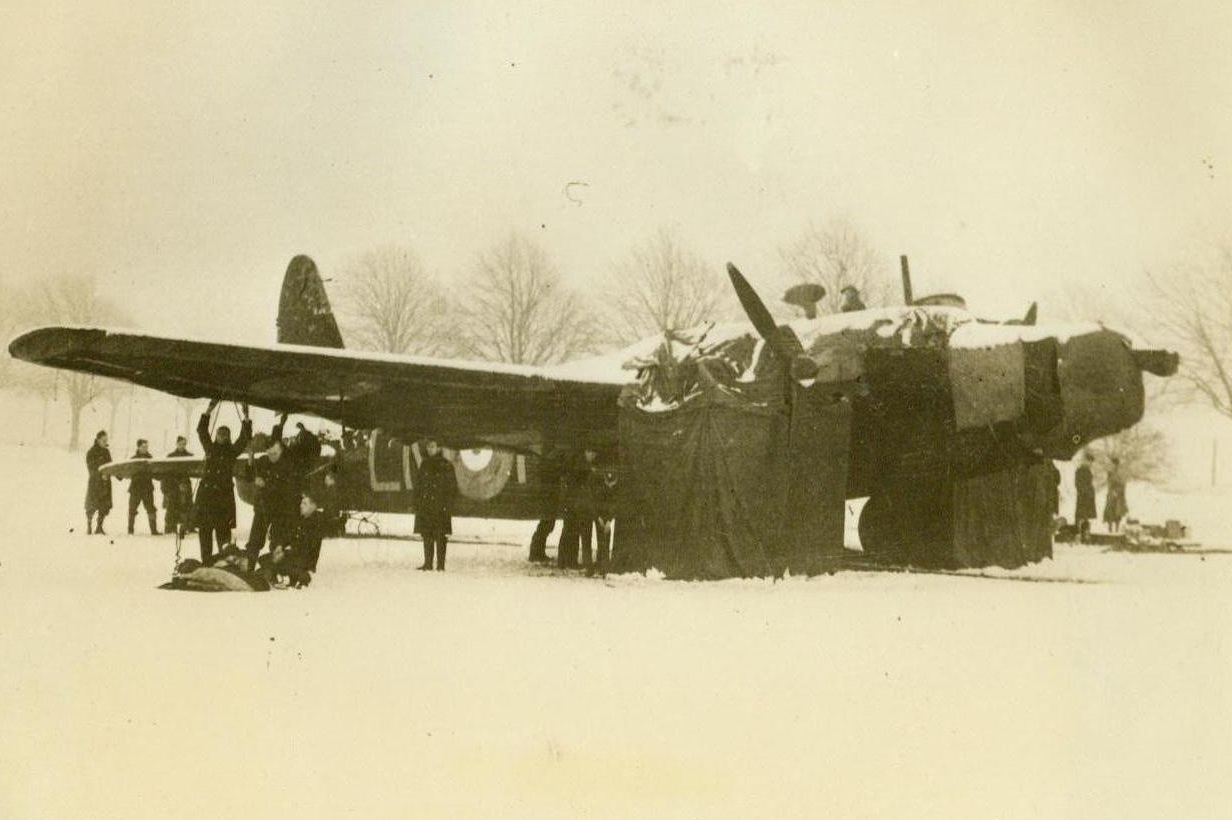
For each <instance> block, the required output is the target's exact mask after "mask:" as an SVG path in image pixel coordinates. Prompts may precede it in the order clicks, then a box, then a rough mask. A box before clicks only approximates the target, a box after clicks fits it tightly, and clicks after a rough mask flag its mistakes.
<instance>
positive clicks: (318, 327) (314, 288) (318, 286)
mask: <svg viewBox="0 0 1232 820" xmlns="http://www.w3.org/2000/svg"><path fill="white" fill-rule="evenodd" d="M278 341H279V343H280V344H291V345H311V346H312V347H342V346H343V344H342V334H341V333H340V332H339V331H338V322H337V321H335V320H334V312H333V310H332V309H331V308H330V306H329V296H327V295H326V293H325V285H324V284H323V283H322V282H321V274H319V273H317V265H316V263H315V262H313V261H312V260H311V259H309V258H308V257H307V256H302V255H301V256H297V257H295V258H294V259H292V260H291V264H289V265H287V275H286V276H284V277H283V279H282V295H281V296H280V297H279V298H278Z"/></svg>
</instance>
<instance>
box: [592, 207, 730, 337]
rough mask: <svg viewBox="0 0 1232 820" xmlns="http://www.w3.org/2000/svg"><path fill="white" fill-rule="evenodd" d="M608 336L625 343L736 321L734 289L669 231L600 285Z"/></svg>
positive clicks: (644, 246)
mask: <svg viewBox="0 0 1232 820" xmlns="http://www.w3.org/2000/svg"><path fill="white" fill-rule="evenodd" d="M600 292H601V294H602V297H603V302H604V313H605V314H606V315H607V316H608V317H609V318H608V320H607V322H606V323H605V327H604V330H605V333H606V334H607V335H608V336H610V337H611V339H612V341H614V342H615V343H617V344H625V343H629V342H633V341H636V340H637V339H640V338H643V337H645V336H650V335H654V334H661V333H664V332H666V331H668V330H679V329H681V328H687V327H694V326H696V325H699V324H701V323H702V322H705V321H707V320H717V319H730V318H735V316H734V314H733V310H732V305H731V301H732V300H731V296H730V294H731V288H730V287H728V285H727V282H726V281H725V280H724V278H723V277H722V275H721V274H720V273H718V272H716V271H714V270H712V269H711V268H710V267H709V266H707V264H706V262H705V260H703V259H702V258H701V257H700V256H698V255H696V254H694V253H692V252H690V251H688V250H686V249H685V248H684V247H682V246H681V244H680V242H679V241H678V240H677V238H676V237H675V236H674V235H673V234H672V233H671V231H669V230H668V229H667V228H661V229H660V230H659V232H658V233H656V234H655V235H654V236H653V237H652V238H651V239H650V240H649V241H647V242H646V243H645V244H642V245H639V246H637V247H636V248H634V249H633V251H632V253H630V255H629V257H628V258H627V259H625V260H624V261H622V262H620V263H619V264H617V265H616V266H615V267H614V269H613V271H612V276H611V277H610V278H609V279H608V284H607V285H605V286H601V287H600Z"/></svg>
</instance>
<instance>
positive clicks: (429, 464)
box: [413, 439, 458, 570]
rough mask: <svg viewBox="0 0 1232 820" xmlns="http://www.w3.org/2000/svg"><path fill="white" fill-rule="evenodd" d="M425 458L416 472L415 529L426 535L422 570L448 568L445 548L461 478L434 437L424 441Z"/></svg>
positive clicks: (451, 526)
mask: <svg viewBox="0 0 1232 820" xmlns="http://www.w3.org/2000/svg"><path fill="white" fill-rule="evenodd" d="M424 453H425V455H424V460H423V462H422V463H420V465H419V472H417V473H416V474H415V485H414V493H413V496H414V500H415V532H416V533H418V534H419V535H420V536H422V537H423V550H424V562H423V566H421V567H420V569H421V570H430V569H432V559H433V556H435V558H436V568H437V569H438V570H444V569H445V549H446V547H447V545H448V543H449V536H450V535H451V534H452V533H453V503H454V499H455V498H457V495H458V479H457V476H456V475H455V474H454V471H453V465H452V464H450V463H449V460H448V459H446V458H445V454H444V453H442V452H441V448H440V446H439V445H438V444H437V443H436V442H435V441H434V440H432V439H428V440H426V441H425V442H424Z"/></svg>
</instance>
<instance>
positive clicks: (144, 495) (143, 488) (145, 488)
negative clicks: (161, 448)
mask: <svg viewBox="0 0 1232 820" xmlns="http://www.w3.org/2000/svg"><path fill="white" fill-rule="evenodd" d="M133 458H134V459H138V458H142V459H149V458H153V456H152V455H151V453H150V442H148V441H147V440H145V439H143V438H139V439H137V452H135V453H133ZM143 469H145V468H143ZM138 507H145V517H146V521H148V522H149V524H150V535H158V519H157V518H156V517H155V510H156V509H157V508H156V507H155V506H154V478H153V476H151V475H150V474H149V472H138V473H134V474H133V477H132V478H130V479H129V480H128V534H129V535H132V534H133V524H134V523H136V521H137V508H138Z"/></svg>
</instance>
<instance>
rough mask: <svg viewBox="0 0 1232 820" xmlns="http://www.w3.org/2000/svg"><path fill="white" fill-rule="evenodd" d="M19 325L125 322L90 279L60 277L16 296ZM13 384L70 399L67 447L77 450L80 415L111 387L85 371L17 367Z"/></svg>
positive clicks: (46, 395) (50, 397)
mask: <svg viewBox="0 0 1232 820" xmlns="http://www.w3.org/2000/svg"><path fill="white" fill-rule="evenodd" d="M16 304H17V305H18V306H19V310H20V313H19V317H20V319H19V326H23V327H33V326H36V325H41V324H70V325H97V324H124V323H125V322H126V318H125V316H124V314H123V312H122V311H121V310H120V309H119V307H117V306H116V305H115V304H114V303H113V302H111V300H109V299H108V298H107V297H106V296H104V295H103V294H102V293H100V292H99V287H98V280H97V279H95V278H94V277H93V276H86V275H64V276H58V277H54V278H51V279H46V280H43V281H41V282H38V283H36V284H34V285H32V286H30V287H29V288H28V289H26V290H25V291H23V292H22V293H21V294H19V296H18V298H17V300H16ZM13 381H14V382H15V384H16V385H17V386H19V387H22V388H24V389H26V390H30V391H31V392H34V393H36V394H38V395H40V396H42V397H43V399H44V401H45V402H46V401H48V400H55V399H57V398H59V396H60V395H61V394H63V395H64V397H65V398H67V399H68V404H69V413H70V420H71V426H70V432H69V447H70V448H71V449H76V448H77V445H78V442H79V440H80V431H81V412H82V411H83V410H84V409H85V408H86V407H87V406H89V404H90V403H91V402H93V401H94V400H95V399H98V398H100V397H101V396H103V394H104V393H106V392H107V391H109V390H111V389H113V388H114V387H115V384H116V383H115V382H113V381H111V380H110V379H105V378H101V377H97V376H91V375H89V374H86V373H73V372H63V371H59V370H48V369H45V368H35V367H24V366H23V367H21V369H20V370H16V369H15V370H14V373H13Z"/></svg>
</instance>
